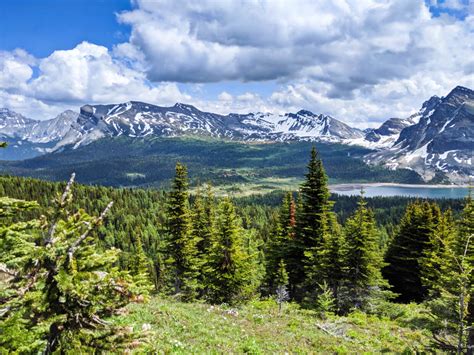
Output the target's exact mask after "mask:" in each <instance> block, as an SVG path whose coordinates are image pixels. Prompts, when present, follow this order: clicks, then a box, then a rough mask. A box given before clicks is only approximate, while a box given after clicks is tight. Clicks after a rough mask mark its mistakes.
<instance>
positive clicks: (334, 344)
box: [117, 297, 430, 354]
mask: <svg viewBox="0 0 474 355" xmlns="http://www.w3.org/2000/svg"><path fill="white" fill-rule="evenodd" d="M397 307H399V308H400V309H399V310H398V311H399V312H398V314H397V315H396V316H393V315H392V318H393V317H394V318H396V319H390V317H383V318H380V317H376V316H369V315H366V314H364V313H353V314H351V315H349V316H347V317H337V316H329V317H328V318H326V319H325V320H323V319H321V318H319V317H318V315H317V314H316V313H315V312H312V311H308V310H301V309H298V307H297V306H296V305H292V304H287V305H285V307H284V310H283V311H282V313H281V314H279V313H278V306H277V305H276V303H275V302H274V301H272V300H268V301H254V302H250V303H249V304H247V305H245V306H242V307H238V308H229V307H226V306H210V305H207V304H201V303H191V304H186V303H180V302H176V301H173V300H169V299H164V298H160V297H156V298H152V299H151V301H149V302H148V303H146V304H133V305H130V306H129V307H128V309H127V312H126V315H125V316H122V317H121V318H118V319H117V322H118V323H119V324H121V325H125V326H128V327H133V330H134V332H137V333H138V334H140V335H141V337H142V341H141V344H140V345H139V346H137V347H135V349H134V351H136V352H137V353H141V352H149V353H176V354H192V353H211V354H214V353H250V354H264V353H305V354H306V353H338V354H346V353H381V352H386V353H414V352H419V351H423V350H425V349H427V347H428V346H429V340H430V333H429V332H428V331H426V330H423V329H421V327H420V322H419V319H418V318H419V317H418V316H419V314H418V313H417V311H416V309H415V308H413V307H414V306H411V305H410V306H397ZM417 319H418V320H417ZM144 325H145V326H144ZM143 327H145V329H146V328H147V327H151V328H150V330H147V331H143V330H142V329H143Z"/></svg>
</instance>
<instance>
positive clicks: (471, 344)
mask: <svg viewBox="0 0 474 355" xmlns="http://www.w3.org/2000/svg"><path fill="white" fill-rule="evenodd" d="M454 248H455V251H456V253H457V254H458V255H465V257H464V263H465V266H464V270H469V269H470V270H471V272H470V273H469V274H468V275H469V277H468V279H467V280H466V288H467V292H468V294H469V297H468V300H467V304H468V306H467V315H466V323H467V326H468V327H469V331H468V335H467V352H468V353H470V354H473V353H474V271H473V269H474V200H473V198H472V190H469V196H468V198H467V199H466V204H465V207H464V210H463V213H462V217H461V220H460V223H459V238H458V239H457V240H456V243H455V246H454ZM463 248H464V254H462V251H463Z"/></svg>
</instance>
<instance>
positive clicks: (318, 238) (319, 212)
mask: <svg viewBox="0 0 474 355" xmlns="http://www.w3.org/2000/svg"><path fill="white" fill-rule="evenodd" d="M327 183H328V178H327V175H326V172H325V171H324V167H323V164H322V161H321V159H319V158H318V154H317V152H316V149H315V148H314V147H313V148H312V150H311V158H310V161H309V163H308V172H307V174H306V179H305V181H304V182H303V184H302V185H301V188H300V193H301V206H300V209H299V211H298V212H299V213H298V214H297V222H298V225H297V236H296V238H295V240H294V242H293V246H292V249H293V253H292V254H293V255H294V256H295V258H294V260H292V262H291V264H294V263H297V262H300V261H303V263H302V264H303V267H301V266H300V267H296V268H295V270H294V271H293V272H292V273H291V274H290V277H291V279H290V281H291V284H292V285H293V287H292V288H293V293H294V295H293V296H294V297H295V298H297V299H298V298H301V297H302V296H303V294H304V293H305V290H303V289H301V288H302V287H303V285H304V284H305V283H306V284H308V283H307V282H305V278H306V271H308V270H309V269H311V270H314V269H317V267H318V266H317V265H316V264H317V263H318V262H319V261H318V259H317V258H315V257H314V256H315V255H317V251H318V250H319V248H320V247H321V244H322V243H323V241H324V234H325V232H326V231H325V229H327V227H328V225H329V222H328V221H327V218H328V215H327V213H328V212H329V209H330V205H329V188H328V186H327ZM288 264H289V266H290V261H288ZM300 265H301V264H300ZM306 291H308V290H306Z"/></svg>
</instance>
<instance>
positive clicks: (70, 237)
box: [0, 178, 146, 354]
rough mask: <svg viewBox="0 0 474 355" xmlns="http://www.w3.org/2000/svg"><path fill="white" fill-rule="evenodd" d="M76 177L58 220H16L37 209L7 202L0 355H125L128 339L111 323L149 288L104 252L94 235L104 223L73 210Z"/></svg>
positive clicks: (1, 215) (1, 249)
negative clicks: (105, 354)
mask: <svg viewBox="0 0 474 355" xmlns="http://www.w3.org/2000/svg"><path fill="white" fill-rule="evenodd" d="M72 183H73V178H71V180H70V182H69V184H68V185H67V187H66V190H65V191H64V193H63V194H62V195H60V196H59V197H58V199H57V204H56V207H55V209H54V210H53V211H52V213H48V214H47V215H46V216H43V217H42V218H41V219H39V220H32V221H29V222H19V221H16V220H15V217H16V216H17V214H18V213H19V212H22V211H24V210H25V209H26V208H32V207H37V205H35V204H33V203H25V202H22V201H17V200H12V199H8V198H1V199H0V268H1V272H2V273H4V274H6V275H7V278H6V279H5V280H4V282H5V283H6V288H2V289H0V329H1V330H0V332H1V337H0V352H2V353H3V352H19V353H38V352H42V353H46V354H50V353H88V352H97V351H99V352H100V351H119V350H120V349H121V347H122V346H124V345H125V343H124V342H125V341H126V340H127V337H128V336H127V333H126V332H124V330H123V329H121V328H118V327H115V326H113V325H112V324H111V323H110V322H108V321H107V318H109V317H110V316H112V315H114V314H115V313H116V312H117V310H119V309H120V308H122V307H124V306H125V305H126V304H128V303H129V302H131V301H132V300H134V299H137V297H138V296H139V295H142V296H143V295H145V293H146V289H143V288H142V287H140V285H137V284H136V283H135V282H134V280H133V278H132V277H131V275H130V274H129V273H128V272H126V271H120V270H119V269H118V268H117V267H116V266H115V265H116V264H117V261H118V255H119V251H118V250H117V249H114V248H111V249H108V250H106V251H104V250H102V249H101V248H100V247H99V246H98V244H97V240H96V239H95V238H94V237H93V233H92V232H93V231H94V230H95V229H96V228H97V227H98V226H99V225H100V224H101V223H102V222H103V220H104V218H105V217H106V215H107V213H108V211H109V210H110V208H111V206H112V204H111V203H110V204H109V205H108V206H107V207H106V208H105V209H104V211H103V212H102V213H101V215H100V216H99V217H92V216H90V215H88V214H86V213H85V212H84V211H83V210H77V211H72V210H71V208H70V206H71V204H72V193H71V187H72Z"/></svg>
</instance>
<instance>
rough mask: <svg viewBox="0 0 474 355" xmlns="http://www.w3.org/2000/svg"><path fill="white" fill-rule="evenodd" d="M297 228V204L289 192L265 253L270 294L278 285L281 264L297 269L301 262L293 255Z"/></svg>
mask: <svg viewBox="0 0 474 355" xmlns="http://www.w3.org/2000/svg"><path fill="white" fill-rule="evenodd" d="M295 228H296V204H295V201H294V199H293V194H292V193H291V192H288V193H287V194H286V195H285V197H284V199H283V203H282V206H281V208H280V213H279V218H278V223H277V225H276V228H275V231H274V232H273V233H272V235H271V240H270V241H269V242H268V243H267V245H268V247H267V249H266V253H265V260H266V278H267V281H266V284H267V287H268V293H269V294H272V293H273V292H274V291H275V290H276V287H278V285H277V284H276V283H275V282H276V279H277V278H278V273H279V272H280V271H281V270H280V262H282V261H283V262H284V263H285V265H287V264H289V265H290V267H297V264H300V261H299V260H297V258H298V255H292V248H291V247H292V243H293V242H294V239H295Z"/></svg>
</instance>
